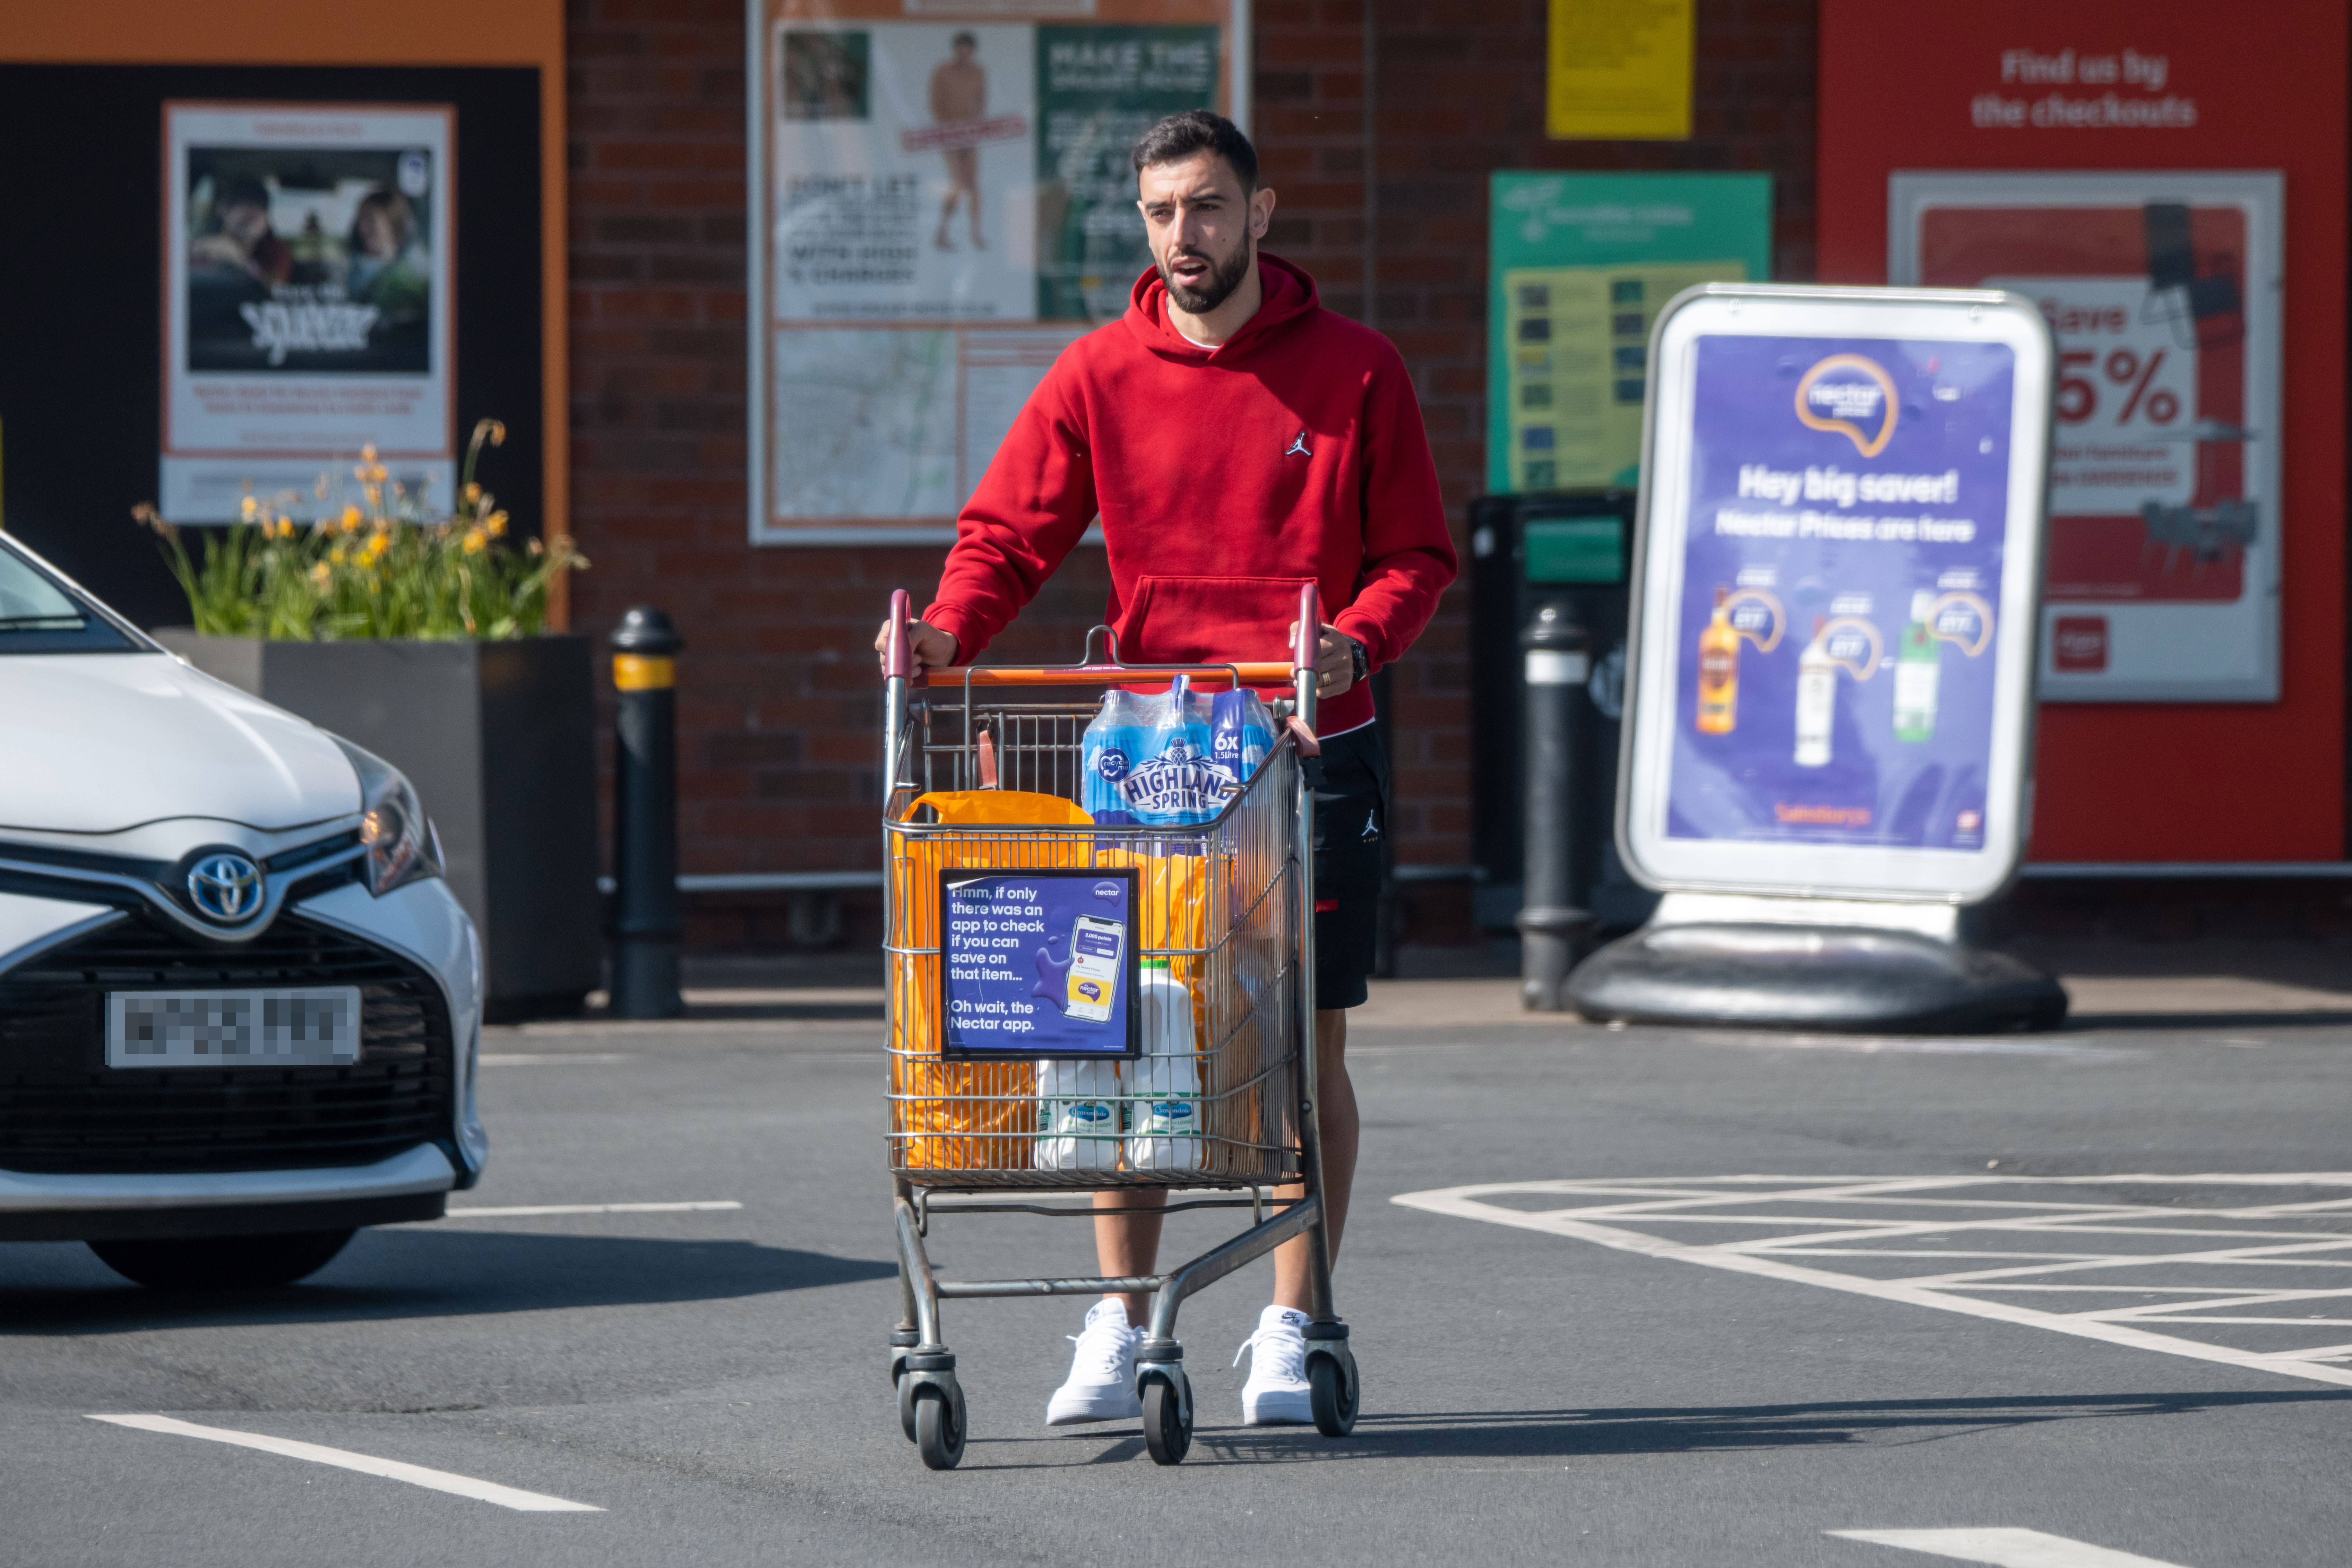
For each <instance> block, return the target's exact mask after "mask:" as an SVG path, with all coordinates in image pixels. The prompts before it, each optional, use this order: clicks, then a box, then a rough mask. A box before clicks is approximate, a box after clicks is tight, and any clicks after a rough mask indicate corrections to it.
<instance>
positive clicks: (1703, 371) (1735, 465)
mask: <svg viewBox="0 0 2352 1568" xmlns="http://www.w3.org/2000/svg"><path fill="white" fill-rule="evenodd" d="M2014 360H2015V355H2014V354H2013V353H2012V352H2011V350H2010V349H2009V347H2008V346H2007V345H2005V344H2000V343H1982V342H1977V343H1970V342H1927V341H1907V342H1895V341H1888V340H1884V339H1849V340H1841V339H1832V338H1778V337H1733V336H1715V337H1708V338H1704V339H1702V340H1700V342H1699V344H1698V359H1697V363H1696V370H1695V373H1694V374H1695V377H1696V381H1695V402H1694V405H1693V407H1692V414H1691V418H1692V428H1693V431H1694V439H1693V443H1692V455H1691V463H1690V473H1689V480H1688V490H1687V493H1688V495H1689V498H1690V510H1689V522H1688V525H1687V527H1686V530H1685V537H1684V541H1683V546H1682V548H1683V554H1684V560H1683V569H1682V574H1681V594H1680V603H1679V604H1678V605H1676V606H1675V611H1676V613H1675V625H1674V629H1673V630H1672V631H1671V632H1670V633H1669V634H1667V635H1670V636H1671V637H1674V638H1675V661H1674V663H1675V704H1674V748H1673V762H1672V764H1671V771H1670V773H1669V782H1668V786H1667V795H1666V833H1667V835H1668V837H1674V838H1685V839H1707V840H1725V839H1734V840H1743V841H1751V842H1752V841H1757V840H1766V841H1777V842H1782V843H1790V842H1795V843H1808V844H1842V845H1854V846H1884V847H1902V848H1912V849H1940V850H1961V851H1966V852H1970V853H1974V852H1976V851H1979V850H1981V849H1982V848H1983V847H1985V842H1986V839H1985V819H1986V804H1987V796H1988V785H1989V782H1990V757H1991V752H1992V744H1993V707H1994V702H1993V699H1994V690H1995V685H1996V676H1997V674H1998V669H1997V666H1998V664H1999V650H1998V645H1997V641H1996V632H1997V629H1998V628H1997V627H1996V626H1995V621H1996V617H1997V616H1998V615H1999V610H1998V608H1997V606H1998V605H2000V600H2001V572H2002V566H2003V562H2004V557H2005V548H2004V547H2005V544H2006V542H2007V538H2008V532H2009V526H2008V525H2009V517H2008V511H2009V489H2010V478H2009V471H2010V443H2011V418H2012V409H2013V406H2014V404H2015V376H2014Z"/></svg>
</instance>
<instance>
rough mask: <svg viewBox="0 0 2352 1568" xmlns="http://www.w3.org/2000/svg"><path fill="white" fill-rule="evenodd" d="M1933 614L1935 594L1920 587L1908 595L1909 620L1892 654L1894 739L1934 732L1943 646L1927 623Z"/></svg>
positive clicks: (1915, 738)
mask: <svg viewBox="0 0 2352 1568" xmlns="http://www.w3.org/2000/svg"><path fill="white" fill-rule="evenodd" d="M1935 614H1936V593H1935V590H1934V589H1932V588H1922V589H1920V590H1919V591H1918V592H1917V593H1915V594H1913V595H1911V619H1910V621H1909V622H1908V623H1907V624H1906V626H1904V628H1903V646H1902V648H1901V650H1900V651H1899V652H1897V653H1896V654H1895V739H1896V740H1898V741H1912V742H1919V741H1929V740H1933V739H1934V738H1935V734H1936V685H1937V681H1938V680H1939V679H1941V678H1942V676H1943V673H1944V664H1943V647H1942V645H1941V644H1939V643H1938V642H1937V640H1936V634H1935V632H1934V631H1933V630H1932V629H1931V628H1930V626H1929V622H1930V621H1932V620H1933V619H1934V617H1935Z"/></svg>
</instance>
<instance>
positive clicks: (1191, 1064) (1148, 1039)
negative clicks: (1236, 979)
mask: <svg viewBox="0 0 2352 1568" xmlns="http://www.w3.org/2000/svg"><path fill="white" fill-rule="evenodd" d="M1137 1000H1138V1001H1139V1003H1140V1004H1141V1005H1142V1008H1143V1054H1142V1055H1141V1056H1139V1057H1138V1058H1135V1059H1134V1060H1133V1061H1132V1062H1130V1063H1129V1064H1128V1074H1129V1079H1128V1081H1129V1089H1128V1106H1129V1110H1128V1137H1127V1163H1128V1164H1129V1166H1130V1167H1131V1168H1132V1169H1135V1170H1138V1171H1197V1170H1200V1169H1201V1168H1202V1166H1203V1165H1204V1164H1206V1163H1207V1159H1206V1150H1207V1147H1208V1145H1207V1143H1206V1142H1205V1140H1203V1139H1202V1136H1201V1120H1202V1114H1203V1112H1202V1104H1201V1058H1200V1056H1199V1055H1198V1054H1197V1051H1196V1049H1195V1043H1194V1037H1193V1027H1192V991H1191V989H1190V988H1189V987H1187V986H1186V985H1185V984H1183V983H1182V982H1181V981H1180V980H1178V979H1177V978H1176V977H1175V976H1174V975H1173V974H1172V973H1170V972H1169V968H1168V961H1167V960H1166V959H1164V958H1147V959H1145V960H1144V961H1143V970H1142V979H1141V983H1140V985H1139V989H1138V992H1137Z"/></svg>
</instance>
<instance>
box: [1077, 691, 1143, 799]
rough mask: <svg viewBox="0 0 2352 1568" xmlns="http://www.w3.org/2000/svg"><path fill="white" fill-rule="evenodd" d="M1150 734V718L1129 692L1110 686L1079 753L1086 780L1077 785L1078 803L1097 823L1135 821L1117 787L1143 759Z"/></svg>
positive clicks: (1139, 702)
mask: <svg viewBox="0 0 2352 1568" xmlns="http://www.w3.org/2000/svg"><path fill="white" fill-rule="evenodd" d="M1150 734H1151V720H1150V715H1149V714H1148V713H1146V712H1145V711H1144V706H1143V703H1142V701H1141V700H1139V698H1138V697H1137V696H1136V695H1135V694H1134V693H1133V692H1131V691H1129V690H1128V689H1125V688H1124V687H1117V686H1114V687H1112V688H1111V689H1110V690H1109V691H1108V692H1107V693H1105V694H1104V696H1103V704H1102V711H1100V712H1099V713H1097V714H1096V715H1095V716H1094V720H1093V721H1092V722H1090V723H1088V724H1087V732H1086V737H1085V739H1084V741H1083V742H1082V750H1081V753H1080V757H1081V761H1082V762H1083V763H1084V764H1085V767H1086V777H1085V778H1084V780H1082V781H1081V783H1080V785H1079V790H1078V804H1079V805H1082V806H1084V807H1085V808H1086V811H1087V816H1091V817H1093V818H1094V819H1095V820H1096V821H1097V822H1098V823H1102V824H1105V825H1106V826H1112V825H1117V824H1119V823H1132V822H1133V821H1134V820H1135V815H1134V813H1132V812H1131V811H1129V809H1128V806H1127V801H1126V799H1125V797H1124V796H1122V795H1120V794H1119V787H1118V786H1119V784H1121V783H1122V782H1124V781H1125V779H1126V778H1127V775H1128V774H1129V773H1131V772H1133V771H1134V768H1135V765H1136V764H1137V763H1139V762H1141V761H1142V760H1143V748H1144V745H1145V742H1147V741H1148V740H1149V739H1150Z"/></svg>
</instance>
